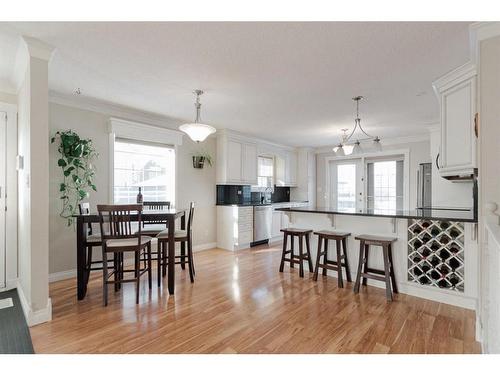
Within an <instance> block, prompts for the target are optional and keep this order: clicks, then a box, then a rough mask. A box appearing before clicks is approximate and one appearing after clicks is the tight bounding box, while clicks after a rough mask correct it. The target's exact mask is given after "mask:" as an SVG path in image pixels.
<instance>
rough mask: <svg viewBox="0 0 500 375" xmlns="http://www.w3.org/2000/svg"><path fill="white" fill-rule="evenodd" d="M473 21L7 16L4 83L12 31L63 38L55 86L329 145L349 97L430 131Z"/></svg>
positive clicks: (346, 115) (398, 125) (386, 117)
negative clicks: (435, 88)
mask: <svg viewBox="0 0 500 375" xmlns="http://www.w3.org/2000/svg"><path fill="white" fill-rule="evenodd" d="M468 25H469V23H467V22H457V23H452V22H414V23H411V22H401V23H389V22H376V23H368V22H358V23H356V22H331V23H289V22H285V23H253V22H247V23H240V22H235V23H216V22H214V23H180V22H179V23H167V22H165V23H123V22H120V23H117V22H115V23H113V22H105V23H69V22H68V23H55V22H50V23H9V24H5V23H4V24H2V25H0V26H1V27H0V48H1V49H2V50H3V55H5V58H4V56H3V55H2V59H0V61H2V62H1V63H0V84H2V83H3V84H4V86H5V85H6V83H5V82H6V81H7V80H8V79H9V75H10V74H11V69H10V68H9V65H12V63H13V61H14V55H15V48H14V47H13V45H15V44H13V42H12V38H11V36H12V35H13V34H15V33H18V34H25V35H29V36H32V37H35V38H38V39H40V40H42V41H44V42H46V43H49V44H51V45H53V46H55V47H56V52H55V54H54V57H53V60H52V61H51V64H50V68H49V84H50V88H51V90H54V91H56V92H59V93H63V94H70V93H72V91H73V90H74V89H75V88H76V87H80V88H81V90H82V97H84V96H86V97H91V98H96V99H101V100H105V101H108V102H113V103H117V104H121V105H125V106H129V107H133V108H137V109H140V110H143V111H149V112H153V113H157V114H161V115H165V116H169V117H173V118H178V119H183V120H186V121H191V120H193V119H194V106H193V101H194V97H193V95H192V94H191V91H192V90H193V89H196V88H201V89H203V90H205V92H206V94H205V95H204V96H203V97H202V104H203V107H202V119H203V120H204V122H206V123H209V124H211V125H213V126H215V127H217V128H219V129H220V128H229V129H233V130H238V131H242V132H245V133H249V134H252V135H256V136H259V137H262V138H266V139H269V140H272V141H276V142H280V143H285V144H290V145H297V146H298V145H303V146H325V145H330V144H334V143H335V142H337V141H338V136H339V134H340V129H341V128H344V127H352V124H353V118H354V104H353V102H352V100H351V97H353V96H355V95H363V96H365V98H366V100H365V101H364V102H363V103H362V105H361V118H362V121H363V124H364V126H365V129H366V130H367V131H368V132H371V133H374V134H379V135H380V136H381V137H397V136H407V135H414V134H423V133H425V132H426V129H427V127H428V126H429V125H431V124H433V123H435V122H436V121H437V120H438V105H437V101H436V99H435V97H434V94H433V92H432V88H431V83H432V81H433V80H434V79H435V78H437V77H439V76H440V75H442V74H443V73H446V72H447V71H449V70H451V69H453V68H455V67H457V66H459V65H461V64H463V63H465V62H467V60H468V58H469V43H468Z"/></svg>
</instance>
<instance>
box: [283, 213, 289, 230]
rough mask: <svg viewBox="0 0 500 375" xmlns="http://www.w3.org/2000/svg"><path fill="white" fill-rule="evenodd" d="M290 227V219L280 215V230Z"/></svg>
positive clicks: (285, 215)
mask: <svg viewBox="0 0 500 375" xmlns="http://www.w3.org/2000/svg"><path fill="white" fill-rule="evenodd" d="M289 225H290V219H289V218H288V215H287V214H285V213H283V214H282V215H281V228H288V226H289Z"/></svg>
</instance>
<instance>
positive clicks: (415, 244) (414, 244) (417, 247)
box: [413, 240, 422, 250]
mask: <svg viewBox="0 0 500 375" xmlns="http://www.w3.org/2000/svg"><path fill="white" fill-rule="evenodd" d="M420 246H422V242H421V241H420V240H416V241H415V242H413V247H414V248H415V249H417V250H418V249H419V248H420Z"/></svg>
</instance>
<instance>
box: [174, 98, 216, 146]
mask: <svg viewBox="0 0 500 375" xmlns="http://www.w3.org/2000/svg"><path fill="white" fill-rule="evenodd" d="M193 93H194V94H195V95H196V102H195V103H194V106H195V108H196V120H194V122H193V123H188V124H184V125H181V126H179V130H181V131H183V132H184V133H186V134H187V135H188V136H189V138H191V139H192V140H193V141H195V142H203V141H204V140H205V139H206V138H207V137H208V136H209V135H210V134H213V133H215V132H216V129H215V128H214V127H213V126H210V125H206V124H202V123H201V115H200V113H201V103H200V96H201V95H202V94H203V91H202V90H195V91H194V92H193Z"/></svg>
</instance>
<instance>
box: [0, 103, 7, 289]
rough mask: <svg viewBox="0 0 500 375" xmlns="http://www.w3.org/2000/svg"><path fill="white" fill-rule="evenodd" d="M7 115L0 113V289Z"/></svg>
mask: <svg viewBox="0 0 500 375" xmlns="http://www.w3.org/2000/svg"><path fill="white" fill-rule="evenodd" d="M6 138H7V114H6V113H5V112H0V288H4V287H5V191H6V186H5V185H6V184H5V182H6V177H5V175H6V172H7V171H6V167H7V164H6V159H7V147H6V146H7V139H6Z"/></svg>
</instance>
